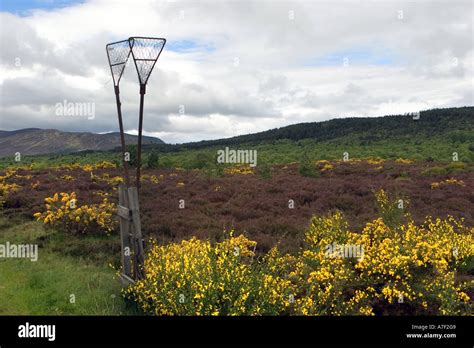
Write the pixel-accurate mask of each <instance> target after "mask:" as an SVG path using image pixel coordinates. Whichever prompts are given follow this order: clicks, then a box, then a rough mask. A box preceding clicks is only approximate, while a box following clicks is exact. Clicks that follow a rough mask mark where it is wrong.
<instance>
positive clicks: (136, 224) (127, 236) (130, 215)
mask: <svg viewBox="0 0 474 348" xmlns="http://www.w3.org/2000/svg"><path fill="white" fill-rule="evenodd" d="M134 39H150V40H162V41H163V45H162V46H161V50H160V51H159V52H158V55H157V57H156V59H141V58H135V55H134V52H133V44H134V42H135V40H134ZM119 43H128V45H127V46H128V48H129V49H128V54H127V57H126V59H125V61H124V62H123V63H114V64H112V62H111V60H110V55H109V47H110V46H113V45H116V44H119ZM165 44H166V39H164V38H153V37H144V36H135V37H130V38H128V39H127V40H121V41H116V42H112V43H110V44H107V45H106V51H107V59H108V61H109V67H110V72H111V73H112V79H113V82H114V91H115V101H116V104H117V115H118V120H119V128H120V141H121V145H122V156H123V158H122V160H123V167H124V172H125V183H126V185H121V186H120V187H119V204H118V207H117V208H118V209H117V215H118V216H119V218H120V238H121V246H122V253H121V254H122V266H123V269H122V274H121V278H122V281H123V282H124V283H125V284H130V283H133V282H134V281H135V280H138V279H142V278H143V277H144V273H143V264H144V245H143V238H142V232H141V223H140V210H139V203H138V190H139V188H140V170H141V147H142V130H143V105H144V98H145V93H146V84H147V83H148V79H149V78H150V75H151V72H152V71H153V69H154V67H155V64H156V61H157V60H158V58H159V57H160V55H161V52H162V51H163V48H164V47H165ZM130 53H131V54H132V58H133V61H134V63H135V68H136V70H137V74H138V81H139V82H140V111H139V130H138V146H137V172H136V187H130V175H129V168H128V162H127V161H126V160H125V152H126V145H125V132H124V129H123V120H122V103H121V101H120V87H119V85H120V80H121V78H122V75H123V72H124V71H125V67H126V66H127V62H128V59H129V58H130ZM143 60H145V61H153V65H152V66H151V69H150V71H149V72H148V76H146V80H145V81H144V82H142V81H141V77H140V71H139V70H138V65H137V61H143ZM120 64H124V67H123V69H122V71H121V72H120V76H118V78H117V81H115V75H114V70H113V67H114V66H116V65H120ZM130 249H133V258H134V260H133V261H134V262H133V270H132V264H131V255H130V251H131V250H130ZM126 250H128V251H129V253H128V255H127V253H126V252H125V251H126ZM132 273H133V274H132Z"/></svg>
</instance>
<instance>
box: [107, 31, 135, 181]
mask: <svg viewBox="0 0 474 348" xmlns="http://www.w3.org/2000/svg"><path fill="white" fill-rule="evenodd" d="M127 41H128V40H122V41H116V42H112V43H109V44H107V45H106V46H105V50H106V52H107V59H108V61H109V67H110V73H111V74H112V80H113V82H114V91H115V102H116V104H117V116H118V121H119V128H120V143H121V145H122V162H123V169H124V172H125V183H126V184H127V187H128V186H130V174H129V170H128V162H127V161H125V152H126V145H125V132H124V129H123V120H122V102H121V101H120V80H121V79H122V75H123V72H124V71H125V68H126V66H127V62H128V58H130V50H129V51H128V55H127V59H126V60H125V62H124V63H117V64H112V63H111V61H110V55H109V47H110V46H113V45H116V44H118V43H122V42H127ZM129 47H130V42H129ZM119 64H124V67H123V69H122V73H121V74H120V76H119V78H118V80H117V81H115V76H114V71H113V69H112V67H113V66H115V65H119Z"/></svg>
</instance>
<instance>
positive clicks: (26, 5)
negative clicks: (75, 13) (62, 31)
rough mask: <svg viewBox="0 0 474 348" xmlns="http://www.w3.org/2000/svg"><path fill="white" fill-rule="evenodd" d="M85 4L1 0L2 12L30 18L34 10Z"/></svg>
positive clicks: (66, 0) (77, 1)
mask: <svg viewBox="0 0 474 348" xmlns="http://www.w3.org/2000/svg"><path fill="white" fill-rule="evenodd" d="M83 2H84V0H0V11H1V12H10V13H13V14H15V15H18V16H28V15H29V14H30V12H31V11H33V10H45V11H47V10H54V9H58V8H64V7H68V6H72V5H76V4H81V3H83Z"/></svg>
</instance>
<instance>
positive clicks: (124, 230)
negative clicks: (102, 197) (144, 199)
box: [117, 185, 133, 282]
mask: <svg viewBox="0 0 474 348" xmlns="http://www.w3.org/2000/svg"><path fill="white" fill-rule="evenodd" d="M128 207H129V204H128V192H127V188H126V187H125V186H123V185H120V186H119V205H118V207H117V215H118V216H119V218H120V242H121V248H122V249H121V255H122V266H123V269H122V276H123V277H122V278H123V280H125V281H127V282H130V280H132V266H131V257H130V256H131V252H132V250H131V245H130V244H131V243H130V222H131V219H132V217H131V213H130V209H129V208H128ZM127 278H128V279H127ZM132 282H133V280H132Z"/></svg>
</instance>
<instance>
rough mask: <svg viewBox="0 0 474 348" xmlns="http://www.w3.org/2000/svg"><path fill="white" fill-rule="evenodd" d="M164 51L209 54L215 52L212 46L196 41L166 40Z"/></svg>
mask: <svg viewBox="0 0 474 348" xmlns="http://www.w3.org/2000/svg"><path fill="white" fill-rule="evenodd" d="M166 49H167V50H170V51H174V52H178V53H191V52H206V53H210V52H213V51H215V50H216V48H215V47H214V45H212V44H210V43H203V42H200V41H196V40H168V41H167V42H166Z"/></svg>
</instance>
